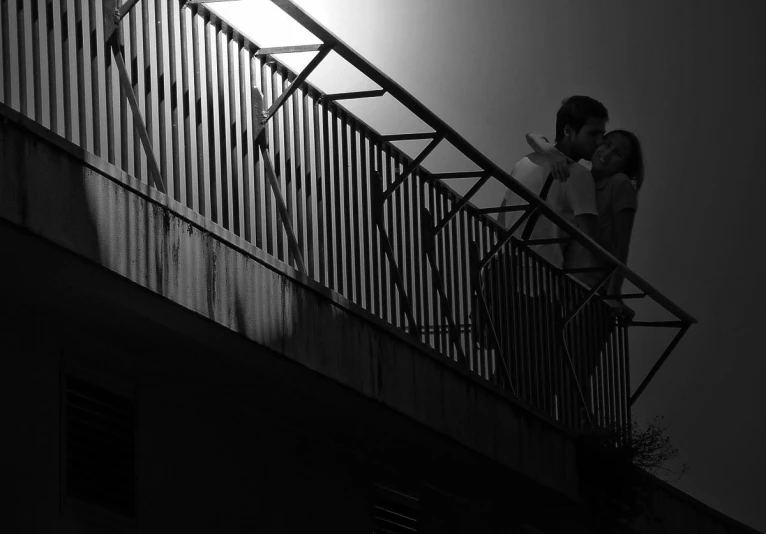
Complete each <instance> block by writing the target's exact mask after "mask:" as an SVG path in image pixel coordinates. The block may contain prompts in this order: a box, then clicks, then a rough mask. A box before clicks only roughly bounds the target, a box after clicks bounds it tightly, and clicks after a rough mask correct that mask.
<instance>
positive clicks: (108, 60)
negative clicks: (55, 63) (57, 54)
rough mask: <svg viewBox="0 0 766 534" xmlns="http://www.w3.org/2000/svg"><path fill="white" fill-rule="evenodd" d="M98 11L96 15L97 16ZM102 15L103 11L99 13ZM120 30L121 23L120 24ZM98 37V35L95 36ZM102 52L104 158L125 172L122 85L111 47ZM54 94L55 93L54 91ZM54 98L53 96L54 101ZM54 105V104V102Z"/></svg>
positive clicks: (102, 27) (100, 24)
mask: <svg viewBox="0 0 766 534" xmlns="http://www.w3.org/2000/svg"><path fill="white" fill-rule="evenodd" d="M102 9H103V5H101V4H99V13H100V10H102ZM99 13H97V14H96V15H97V16H98V15H99ZM100 14H101V16H102V17H103V13H100ZM96 24H97V27H98V28H99V31H100V34H99V35H101V40H102V43H103V37H104V36H103V32H104V26H103V23H102V22H98V21H96ZM120 29H121V30H122V24H120ZM97 38H98V37H97ZM102 50H103V54H104V56H103V57H104V74H103V76H104V84H105V88H104V91H105V107H106V123H105V127H106V132H105V133H106V160H107V161H108V162H109V163H111V164H112V165H114V166H115V167H117V168H118V169H122V170H123V171H126V172H127V170H128V169H127V167H126V166H125V167H123V164H122V128H124V123H123V122H122V121H121V114H120V93H121V89H122V87H121V86H120V76H119V73H118V71H117V66H116V65H115V62H114V58H113V56H112V49H111V47H107V46H106V45H105V44H104V45H103V48H102ZM122 55H123V58H125V59H124V61H127V57H128V55H127V54H126V53H125V52H124V51H123V52H122ZM50 70H51V79H52V78H53V76H54V74H53V72H54V69H53V68H51V69H50ZM54 94H55V93H54ZM55 100H56V98H55V97H54V102H55ZM54 106H55V104H54ZM54 117H55V111H54V110H53V109H52V110H51V121H52V122H53V123H55V118H54Z"/></svg>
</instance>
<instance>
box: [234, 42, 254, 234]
mask: <svg viewBox="0 0 766 534" xmlns="http://www.w3.org/2000/svg"><path fill="white" fill-rule="evenodd" d="M238 56H239V76H240V86H239V91H240V96H239V100H240V112H239V117H240V121H241V122H242V136H241V141H240V143H241V145H242V148H241V154H242V158H241V161H242V188H243V189H242V198H243V212H244V216H243V224H244V225H245V232H244V234H243V235H244V237H245V239H246V240H247V241H248V242H250V243H255V242H256V237H255V236H256V235H257V234H256V228H255V221H256V220H257V206H258V202H257V197H256V196H255V195H256V193H255V183H256V176H255V158H254V155H253V153H254V152H255V151H256V150H258V149H257V148H256V147H255V144H254V143H255V140H254V139H253V127H254V126H255V125H254V123H253V102H252V96H251V91H250V87H251V82H252V79H251V77H250V73H251V69H250V62H251V61H252V52H251V51H250V50H249V49H248V48H246V47H244V46H243V47H240V49H239V53H238Z"/></svg>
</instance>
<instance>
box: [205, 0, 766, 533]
mask: <svg viewBox="0 0 766 534" xmlns="http://www.w3.org/2000/svg"><path fill="white" fill-rule="evenodd" d="M247 3H248V0H245V1H244V2H241V3H240V6H243V5H245V4H247ZM297 3H298V4H299V5H301V6H303V7H304V8H305V9H306V10H307V11H308V12H309V13H311V14H312V15H313V16H314V17H315V18H317V19H318V20H319V21H320V22H321V23H322V24H324V25H325V26H327V27H328V28H329V29H330V30H331V31H332V32H333V33H335V34H336V35H338V36H339V37H340V38H342V39H343V40H344V41H346V43H348V44H349V45H350V46H351V47H352V48H354V49H355V50H356V51H357V52H359V53H360V54H361V55H362V56H364V57H365V58H367V59H368V60H369V61H370V62H372V63H373V64H374V65H376V66H377V67H378V68H379V69H381V70H382V71H383V72H384V73H386V74H387V75H388V76H389V77H391V78H393V79H394V80H395V81H397V82H398V83H399V84H400V85H402V86H403V87H404V88H405V89H407V90H408V91H409V92H410V93H412V94H413V95H415V96H416V97H417V98H418V99H419V100H420V101H421V102H423V103H424V104H425V105H426V106H427V107H429V108H430V109H431V110H432V111H434V112H435V113H436V114H438V115H439V116H440V117H441V118H442V119H444V120H445V121H446V122H447V123H448V124H450V125H451V126H452V127H453V128H455V129H456V130H457V131H458V132H459V133H460V134H461V135H463V137H465V138H466V139H468V141H469V142H471V143H472V144H474V145H475V146H476V147H477V148H479V150H481V151H482V152H484V153H485V154H486V155H487V156H489V157H490V158H491V159H493V160H494V161H495V162H496V163H498V164H499V165H500V166H501V167H503V168H505V169H507V170H510V169H511V167H512V166H513V163H514V162H515V161H516V160H518V159H519V158H520V157H522V156H523V155H524V154H525V153H526V152H528V149H527V147H526V145H525V142H524V133H525V132H527V131H540V132H543V133H546V134H549V135H553V133H554V120H555V112H556V110H557V108H558V105H559V103H560V101H561V99H562V98H564V97H566V96H568V95H571V94H588V95H590V96H593V97H595V98H598V99H599V100H601V101H602V102H604V103H605V104H606V106H607V107H608V108H609V111H610V114H611V117H612V120H611V122H610V124H609V127H610V128H618V127H619V128H626V129H628V130H632V131H634V132H636V133H637V134H638V135H639V137H640V138H641V139H642V141H643V145H644V152H645V155H646V163H647V176H646V183H645V185H644V189H642V191H641V196H640V207H639V211H638V215H637V220H636V227H635V231H634V238H633V245H632V250H631V254H630V259H629V262H628V263H629V266H630V267H631V268H632V269H633V270H635V271H636V272H637V273H638V274H639V275H641V276H642V277H643V278H644V279H646V280H647V281H649V282H650V283H651V284H652V285H654V286H655V287H656V288H658V289H659V290H660V291H661V292H663V293H664V294H665V295H667V296H668V297H670V298H671V299H672V300H673V301H675V302H676V303H677V304H679V305H680V306H681V307H683V308H684V309H686V310H687V311H688V312H690V313H691V314H692V315H694V316H695V317H697V319H699V321H700V324H699V325H696V326H694V327H693V328H692V330H691V331H690V333H689V334H688V335H687V336H686V338H685V339H684V340H683V341H682V343H681V345H680V346H679V348H678V349H676V351H675V353H674V354H673V356H672V357H671V359H670V360H669V362H668V363H667V364H666V366H665V367H664V368H663V370H662V372H661V373H660V374H659V375H658V376H657V378H656V379H655V380H654V382H653V383H652V384H651V385H650V387H649V388H648V389H647V391H646V392H645V394H644V396H643V397H642V399H641V400H640V401H639V402H638V404H637V405H636V406H635V408H634V413H635V414H636V415H637V416H638V417H639V418H640V419H642V420H646V419H648V418H651V417H652V416H654V415H655V414H660V415H664V416H665V418H666V419H669V420H670V421H671V422H672V429H671V436H672V438H673V442H674V443H675V445H676V446H677V447H678V448H679V449H680V454H681V461H683V462H686V463H688V464H689V465H690V468H691V470H690V472H689V473H688V474H687V475H685V476H684V477H683V478H682V479H681V481H680V482H679V484H678V486H679V487H680V488H681V489H682V490H684V491H686V492H688V493H690V494H691V495H693V496H694V497H696V498H698V499H701V500H702V501H704V502H706V503H707V504H709V505H711V506H713V507H714V508H717V509H719V510H721V511H722V512H724V513H726V514H728V515H731V516H733V517H734V518H736V519H738V520H740V521H743V522H745V523H747V524H750V525H751V526H753V527H755V528H758V529H760V530H765V531H766V510H764V507H763V503H766V484H764V483H763V481H764V480H765V479H766V462H765V461H764V459H763V452H764V451H766V429H764V421H766V402H764V400H763V399H762V397H761V396H760V395H759V393H758V387H757V386H758V382H759V381H761V380H762V379H763V377H764V376H765V375H766V360H765V359H764V356H766V350H764V348H763V345H762V343H761V339H762V337H763V336H762V335H760V333H759V330H760V329H763V328H766V321H764V319H766V313H765V312H764V307H763V302H764V300H765V297H766V289H765V287H766V286H765V285H764V283H763V274H764V271H766V269H764V268H763V267H762V265H763V264H762V263H761V258H762V257H763V256H764V252H763V250H762V243H763V241H764V239H763V237H762V235H761V234H762V232H763V231H764V230H766V228H765V227H764V224H763V222H762V219H761V217H762V212H761V210H762V209H763V207H762V206H761V200H762V199H764V198H766V184H764V167H765V166H766V165H764V159H763V158H762V157H761V154H762V153H763V149H762V148H761V146H759V145H760V142H759V141H760V139H761V136H762V135H763V133H762V131H763V128H764V127H766V126H765V125H764V122H766V121H765V120H764V119H766V105H764V98H766V60H765V59H764V51H766V36H765V35H764V34H766V30H764V28H763V23H764V21H766V1H764V0H727V1H723V0H702V1H700V0H698V1H694V2H692V1H686V0H667V1H663V0H643V1H641V2H636V1H631V0H587V1H584V0H578V1H576V0H549V1H547V2H540V1H539V0H417V1H413V0H353V1H352V0H299V1H298V2H297ZM259 5H260V4H259ZM218 6H219V9H220V10H221V11H222V12H223V13H224V15H225V14H226V13H225V10H226V9H228V8H229V6H228V5H227V4H218ZM241 8H242V7H240V9H241ZM255 18H256V17H252V16H251V20H254V19H255ZM260 18H264V17H260ZM237 20H239V21H240V22H239V23H235V25H238V26H240V25H242V29H243V30H244V31H246V32H247V28H246V27H245V23H244V21H245V20H247V17H245V16H241V15H240V16H239V17H238V18H237ZM259 35H262V34H259V33H258V30H253V33H252V36H253V38H254V39H255V40H256V41H258V42H259V43H260V44H262V45H268V46H272V45H274V44H299V43H296V42H295V40H294V39H295V35H296V34H291V35H292V40H291V38H288V37H287V33H285V32H283V33H282V36H281V37H280V36H276V37H274V38H273V39H275V42H264V38H260V39H259ZM280 38H281V39H282V40H283V41H284V42H276V41H279V40H280ZM297 38H298V39H301V36H300V35H298V37H297ZM303 38H305V37H303ZM285 39H286V41H285ZM265 40H266V41H268V39H265ZM300 42H306V41H300ZM305 56H307V57H305V58H303V59H305V61H306V62H307V61H308V59H310V54H309V55H305ZM292 59H293V60H295V61H297V63H298V64H300V63H301V61H302V59H301V58H298V57H297V56H296V57H294V58H292ZM333 61H335V63H333ZM338 63H339V61H338V60H337V58H336V59H335V60H332V59H331V60H330V61H328V63H327V65H322V67H321V68H320V70H319V71H318V72H317V73H316V74H315V75H313V76H312V77H311V78H309V80H310V81H312V82H314V83H317V85H319V86H320V87H321V88H323V89H325V90H328V91H336V90H349V89H361V88H369V87H370V83H369V82H365V80H364V79H362V78H358V79H357V78H354V77H353V76H343V77H341V78H340V80H342V81H339V77H338V76H337V69H338V68H339V67H338ZM304 64H305V63H304ZM322 69H324V70H322ZM339 84H340V85H339ZM360 105H362V104H355V106H360ZM385 105H386V102H382V103H381V102H378V103H375V104H373V107H372V108H371V107H370V103H367V104H363V106H366V107H365V108H364V109H362V108H359V109H358V111H359V114H360V115H362V117H363V118H366V117H367V116H369V118H370V121H371V122H372V125H373V126H374V127H377V128H378V129H379V130H380V131H382V132H383V133H389V131H393V130H394V128H396V127H397V125H398V124H403V125H404V126H402V127H401V131H412V129H413V128H414V126H412V125H411V124H409V123H408V121H407V120H405V119H404V118H403V116H402V115H395V114H392V113H388V112H384V108H385ZM349 107H351V108H352V109H354V110H355V111H356V110H357V109H356V108H354V107H352V106H349ZM385 109H387V108H385ZM391 117H395V118H396V120H395V122H391V120H390V119H391ZM386 118H388V119H389V121H388V122H386V121H385V119H386ZM376 121H377V122H376ZM437 160H439V158H438V157H437ZM448 160H449V158H448V156H447V155H446V154H442V155H441V159H440V160H439V161H435V162H432V163H431V164H430V165H429V161H430V159H429V160H427V161H426V166H429V167H430V166H432V165H433V166H437V167H438V166H440V165H444V162H445V161H448ZM438 170H444V169H441V168H440V169H438ZM451 170H459V169H456V168H454V167H452V168H451ZM469 186H470V182H468V183H465V184H461V185H459V186H458V187H459V188H460V189H462V190H466V189H467V188H468V187H469ZM498 192H499V187H498V186H497V185H492V186H489V187H487V188H485V190H483V191H482V192H481V194H480V196H479V197H478V198H477V201H476V203H477V204H481V205H492V203H493V202H494V203H496V200H495V199H497V198H502V194H500V195H498ZM640 311H644V310H643V308H642V309H640ZM658 341H662V340H661V339H658V336H652V335H642V336H641V335H635V336H634V339H633V342H632V347H631V350H632V353H631V358H632V376H633V379H634V384H633V386H634V387H635V386H636V385H637V377H641V376H643V374H645V373H646V371H647V370H648V368H649V367H650V366H651V365H652V363H653V359H656V357H657V356H658V355H659V353H658V349H659V346H658V344H657V343H658Z"/></svg>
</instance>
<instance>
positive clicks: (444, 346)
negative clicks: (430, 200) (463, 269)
mask: <svg viewBox="0 0 766 534" xmlns="http://www.w3.org/2000/svg"><path fill="white" fill-rule="evenodd" d="M444 204H445V198H444V191H443V190H442V188H435V196H434V209H433V210H432V211H431V216H432V217H433V218H434V220H436V221H440V220H441V219H442V217H444V212H445V211H446V210H445V206H444ZM429 223H430V224H433V221H429ZM434 250H435V254H434V258H435V261H434V263H435V266H434V273H433V275H434V276H435V277H439V276H441V279H442V283H444V266H445V265H446V262H445V261H444V258H445V250H444V234H443V233H440V234H439V235H437V236H436V238H435V242H434ZM444 288H445V290H446V284H445V285H444ZM434 293H435V297H436V299H437V302H438V304H439V314H438V315H436V317H435V319H436V320H435V321H434V322H435V323H436V324H438V325H439V332H438V334H437V335H438V337H439V347H440V351H439V352H441V353H442V354H444V355H445V356H447V357H448V358H452V357H453V356H454V353H453V348H452V343H450V338H449V335H448V334H447V321H446V320H445V319H444V313H445V311H446V310H444V307H443V306H442V301H441V300H440V299H439V295H438V292H437V291H434ZM448 298H449V297H448Z"/></svg>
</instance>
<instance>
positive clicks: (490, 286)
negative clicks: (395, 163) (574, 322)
mask: <svg viewBox="0 0 766 534" xmlns="http://www.w3.org/2000/svg"><path fill="white" fill-rule="evenodd" d="M608 119H609V114H608V112H607V110H606V107H604V105H603V104H602V103H600V102H598V101H597V100H594V99H593V98H590V97H587V96H572V97H570V98H568V99H566V100H564V101H563V102H562V105H561V108H560V109H559V111H558V113H557V114H556V144H555V150H554V151H552V153H551V154H548V155H547V156H541V155H539V154H536V153H534V152H533V153H531V154H529V155H527V156H525V157H523V158H522V159H521V160H519V161H518V163H516V165H515V166H514V168H513V171H512V172H511V176H512V177H513V178H515V179H516V180H518V181H519V182H520V183H521V184H522V185H524V186H526V187H527V188H528V189H529V190H531V191H532V192H533V193H535V194H537V195H541V193H542V192H543V188H544V186H545V184H546V182H547V181H548V177H549V175H551V174H553V176H554V177H555V178H556V179H553V181H552V182H551V183H550V186H549V190H548V192H547V195H546V202H547V204H548V205H549V206H550V207H551V208H553V210H554V211H555V212H556V213H558V214H559V215H561V216H562V217H564V218H565V219H567V220H568V221H569V222H570V223H572V224H573V225H575V226H577V227H578V228H579V229H580V230H581V231H583V232H584V233H585V234H586V235H588V236H590V237H595V236H596V232H597V230H598V209H597V205H596V191H595V184H594V181H593V177H592V176H591V174H590V172H589V171H588V169H586V168H585V167H584V166H583V165H581V164H579V163H574V162H576V161H580V160H588V161H589V160H590V159H591V157H592V156H593V154H594V152H595V151H596V148H597V147H598V146H599V145H601V144H602V143H603V136H604V133H605V131H606V122H607V120H608ZM524 203H525V202H524V201H522V200H521V198H519V197H518V195H516V194H515V193H513V192H511V191H508V193H507V194H506V195H505V199H504V200H503V205H517V204H524ZM520 216H521V215H520V212H511V213H509V214H502V215H501V216H500V217H498V222H500V224H501V225H503V226H504V227H505V228H510V227H511V226H512V225H513V224H514V223H515V222H516V221H517V220H518V217H520ZM530 223H531V224H533V226H532V227H531V228H530V230H531V233H530V235H529V238H530V239H551V238H563V237H566V233H565V232H563V231H562V230H560V229H559V228H558V227H557V226H556V225H555V224H554V223H553V222H552V221H551V220H549V219H548V218H547V217H545V216H540V217H537V218H536V220H533V219H531V218H530V219H528V220H527V222H526V223H525V224H530ZM523 233H524V225H522V226H521V228H519V229H518V230H517V232H516V235H517V236H519V237H520V236H521V235H522V234H523ZM578 247H579V249H578ZM533 248H534V250H536V252H537V253H538V254H539V255H541V256H542V257H543V258H544V259H545V260H547V261H549V262H550V263H551V264H553V265H554V266H556V267H558V268H562V267H565V266H567V267H570V266H572V265H573V263H574V259H575V258H576V263H577V264H582V263H581V262H586V264H588V262H591V263H590V264H591V265H592V260H593V259H592V258H591V257H590V256H589V254H590V253H589V252H588V251H587V249H585V248H584V247H581V246H579V245H578V244H577V243H576V242H572V244H569V245H566V246H562V244H560V243H551V244H544V245H536V246H534V247H533ZM509 261H515V260H512V259H511V258H510V257H509V256H507V255H505V253H504V252H501V253H500V254H498V256H497V257H496V258H495V260H494V261H493V262H492V263H491V264H490V265H489V266H488V267H489V268H488V269H487V270H486V271H485V273H484V285H485V287H486V288H487V290H488V293H489V300H490V305H489V308H490V314H491V316H492V322H493V324H495V325H497V326H498V331H499V332H501V333H500V334H499V335H500V337H501V340H500V344H501V346H502V348H503V353H504V354H505V355H506V358H507V359H508V365H509V368H514V369H517V370H518V371H517V372H520V373H522V374H525V373H531V372H533V371H532V370H531V368H530V369H526V366H529V365H532V366H533V367H534V368H535V369H537V367H538V366H559V365H561V360H560V359H559V358H555V357H553V354H552V353H551V351H552V350H554V349H553V343H555V341H553V340H556V339H558V336H560V325H559V321H560V320H561V318H562V317H563V313H564V309H563V305H562V303H561V302H560V301H559V299H558V297H557V296H554V295H553V294H552V293H549V292H547V291H546V289H545V286H546V285H547V284H546V283H545V281H544V279H541V278H540V277H535V276H534V275H533V273H534V272H535V270H534V269H532V268H530V267H526V268H522V269H518V270H514V269H508V267H507V265H508V262H509ZM530 275H532V276H531V278H532V279H534V281H535V283H534V285H532V284H531V280H530ZM584 281H586V283H587V282H588V280H587V279H585V278H584ZM528 284H529V285H528ZM537 284H541V285H537ZM504 301H505V302H504ZM509 307H510V308H513V309H514V310H517V311H520V312H521V313H515V312H512V311H510V309H509ZM509 314H510V315H509ZM544 318H545V320H543V319H544ZM554 318H555V319H554ZM500 325H512V326H511V327H510V328H502V327H500ZM479 331H482V330H481V326H480V328H479ZM521 353H527V354H528V355H529V357H528V359H526V358H520V357H519V356H518V354H521ZM529 362H534V363H529ZM550 373H551V371H550V370H549V371H548V374H549V375H550ZM557 376H561V373H559V374H558V375H557ZM551 387H552V390H551V391H547V392H545V393H542V392H540V394H539V395H538V396H537V397H535V398H536V399H537V401H540V399H544V400H542V402H543V406H541V407H542V408H544V409H545V408H546V405H547V408H550V406H551V405H552V406H553V407H554V410H555V413H556V414H557V416H558V410H559V409H560V405H561V402H562V399H561V391H563V390H562V389H561V388H562V387H563V385H562V384H559V383H556V384H552V385H551ZM528 400H534V398H530V399H528Z"/></svg>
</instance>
